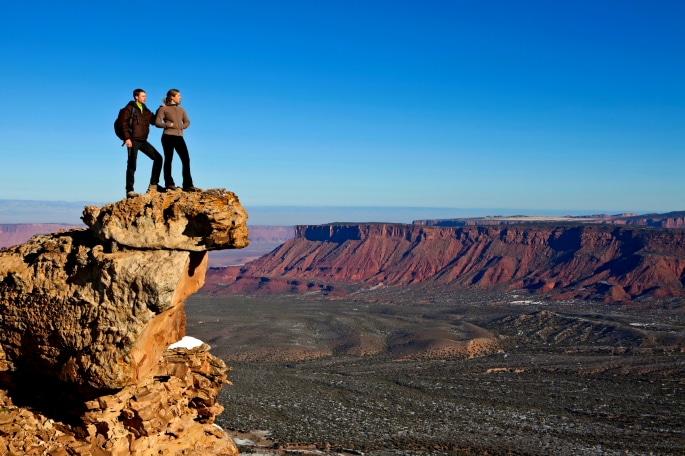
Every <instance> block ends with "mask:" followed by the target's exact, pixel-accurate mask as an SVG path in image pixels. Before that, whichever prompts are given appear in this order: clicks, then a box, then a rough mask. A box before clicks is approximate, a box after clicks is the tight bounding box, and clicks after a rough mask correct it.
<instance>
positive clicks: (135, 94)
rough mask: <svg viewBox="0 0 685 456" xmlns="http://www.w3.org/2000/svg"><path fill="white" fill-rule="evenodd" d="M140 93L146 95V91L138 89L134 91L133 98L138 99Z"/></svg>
mask: <svg viewBox="0 0 685 456" xmlns="http://www.w3.org/2000/svg"><path fill="white" fill-rule="evenodd" d="M140 92H143V93H144V92H145V91H144V90H143V89H136V90H134V91H133V98H135V97H137V96H138V95H140Z"/></svg>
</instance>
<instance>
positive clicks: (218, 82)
mask: <svg viewBox="0 0 685 456" xmlns="http://www.w3.org/2000/svg"><path fill="white" fill-rule="evenodd" d="M0 42H1V43H2V44H1V45H0V82H1V84H0V95H2V99H3V101H4V105H3V109H2V110H1V111H0V136H1V137H2V143H1V145H0V199H9V200H42V201H59V200H61V201H98V202H105V203H106V202H113V201H116V200H119V199H121V198H123V197H124V193H125V192H124V177H125V168H126V153H125V148H122V147H120V144H121V142H120V141H119V140H118V139H117V138H116V137H115V136H114V132H113V129H112V122H113V121H114V118H115V117H116V114H117V112H118V110H119V108H121V107H122V106H124V105H125V104H126V103H127V102H128V101H129V100H130V99H131V98H132V94H131V92H132V90H133V89H134V88H136V87H141V88H143V89H145V90H146V91H147V94H148V105H149V106H150V107H151V108H152V109H153V110H154V109H156V108H157V106H159V104H160V101H161V98H162V97H163V96H164V95H165V94H166V91H167V90H168V89H170V88H178V89H180V90H181V92H182V94H183V106H184V107H185V108H186V110H187V111H188V114H189V116H190V119H191V121H192V125H191V127H190V129H188V130H187V131H186V141H187V143H188V146H189V148H190V155H191V160H192V171H193V177H194V180H195V184H196V185H197V186H199V187H202V188H217V187H221V188H227V189H229V190H231V191H234V192H236V193H237V194H238V195H239V197H240V199H241V202H242V203H243V204H244V205H245V206H246V207H247V209H248V212H249V209H250V207H251V206H374V207H378V206H394V207H405V206H411V207H433V208H436V207H437V208H440V207H442V208H530V209H537V210H561V211H564V210H567V211H569V212H570V211H576V210H588V211H615V212H617V211H637V212H644V211H650V212H667V211H672V210H683V209H685V188H683V187H684V185H685V182H684V180H683V173H684V172H685V1H681V0H673V1H669V0H659V1H654V0H645V1H632V0H606V1H602V0H592V1H582V0H568V1H565V0H558V1H548V0H540V1H525V0H523V1H510V0H506V1H505V0H502V1H488V0H450V1H430V0H426V1H401V0H393V1H371V0H365V1H356V0H346V1H335V0H331V1H322V0H311V1H297V0H292V1H281V0H274V1H260V0H250V1H228V0H226V1H194V2H189V1H183V2H177V1H165V2H145V1H142V2H118V3H117V2H99V1H69V0H65V1H61V2H54V1H53V2H45V1H40V2H38V1H32V0H25V1H22V2H8V3H7V4H4V5H3V7H2V13H1V14H0ZM160 135H161V130H159V129H155V128H153V131H152V133H151V138H150V141H151V142H152V144H153V145H155V147H157V148H158V150H160V152H161V144H160ZM150 168H151V162H150V160H149V159H147V158H146V157H145V156H143V155H141V156H140V157H139V159H138V171H137V173H136V190H137V191H139V192H142V191H144V190H145V189H146V187H147V183H148V180H149V173H150ZM180 168H181V167H180V160H179V159H178V157H176V158H175V160H174V170H175V171H174V175H175V179H176V183H177V184H179V183H180V180H181V178H180V171H181V169H180ZM163 184H164V183H163V182H162V185H163Z"/></svg>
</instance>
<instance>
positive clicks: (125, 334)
mask: <svg viewBox="0 0 685 456" xmlns="http://www.w3.org/2000/svg"><path fill="white" fill-rule="evenodd" d="M83 219H84V221H85V222H86V224H87V225H88V226H89V227H90V229H70V230H64V231H60V232H57V233H54V234H48V235H39V236H36V237H34V238H32V239H31V240H30V241H28V242H27V243H25V244H22V245H18V246H15V247H11V248H8V249H4V250H2V251H0V387H1V388H4V390H5V391H0V404H1V407H2V409H3V413H5V414H7V413H9V414H10V415H11V416H10V418H9V419H3V420H2V421H0V454H11V452H10V449H13V450H12V451H15V453H17V451H18V452H19V453H20V454H29V453H28V449H30V448H32V446H31V445H34V446H35V445H39V446H41V448H43V449H44V450H45V452H46V454H47V453H50V454H53V453H52V452H55V453H54V454H84V455H85V454H112V455H115V454H117V455H118V454H149V452H148V453H146V451H148V450H147V449H149V448H150V445H155V448H156V449H158V450H159V451H162V450H164V451H165V453H164V454H181V453H183V454H186V453H184V452H189V451H191V449H192V450H193V451H196V452H197V451H199V452H200V453H197V454H237V447H236V446H235V444H234V443H233V441H232V440H231V439H230V438H228V436H226V435H225V434H224V433H223V432H221V431H220V430H219V429H218V428H216V427H214V426H213V425H212V424H213V422H214V419H215V417H216V415H217V414H219V413H221V411H222V410H223V408H222V407H221V405H220V404H219V403H218V402H217V397H218V393H219V390H220V389H221V387H222V385H223V384H224V383H225V382H227V381H228V380H227V371H228V368H227V367H226V365H225V364H224V363H223V362H222V361H221V360H219V359H218V358H215V357H213V356H212V355H211V354H210V353H209V351H208V350H209V347H208V346H207V345H201V346H199V347H193V348H190V349H187V348H183V347H181V348H176V349H174V350H169V349H168V347H169V346H170V345H171V344H173V343H174V342H176V341H178V340H180V339H181V338H183V336H185V331H186V316H185V311H184V302H185V299H186V298H187V297H188V296H190V295H191V294H193V293H195V292H196V291H197V290H199V289H200V288H201V287H202V286H203V284H204V281H205V274H206V270H207V251H208V250H215V249H230V248H241V247H244V246H246V245H248V229H247V225H246V223H247V213H246V212H245V210H244V208H243V207H242V206H241V205H240V202H239V201H238V198H237V196H236V195H235V194H233V193H231V192H228V191H226V190H223V189H216V190H208V191H205V192H200V193H185V192H174V193H169V194H164V193H158V194H152V195H150V194H146V195H140V196H138V197H136V198H130V199H127V200H123V201H120V202H117V203H113V204H110V205H107V206H104V207H94V206H89V207H86V208H85V210H84V216H83ZM38 390H40V391H50V394H49V397H46V395H43V394H38ZM36 397H40V398H41V399H35V398H36ZM30 398H33V399H30ZM14 399H16V400H17V402H18V403H20V404H22V405H28V406H29V408H30V409H31V412H28V411H27V410H26V409H24V408H22V407H19V406H18V404H15V403H14V402H13V400H14ZM22 417H24V418H26V417H29V418H26V419H24V418H22ZM46 417H48V418H53V419H60V418H61V419H64V420H66V421H67V422H69V423H73V422H76V423H80V424H75V425H70V427H67V426H65V429H66V428H68V429H70V430H71V431H70V432H71V437H64V436H61V437H60V435H61V434H60V435H58V434H55V433H54V432H51V431H50V429H43V428H41V426H43V424H44V423H45V422H46V421H47V418H46ZM5 418H7V417H6V416H5ZM22 419H24V422H23V425H24V427H27V429H28V430H27V431H26V432H25V433H23V434H22V433H19V434H17V433H16V432H9V431H7V432H5V431H6V429H4V426H8V425H14V426H16V425H17V423H22V421H21V420H22ZM12 423H14V424H12ZM31 426H34V427H33V428H31ZM43 431H45V432H43ZM11 436H14V437H11ZM3 445H4V446H3ZM79 448H80V450H79ZM86 450H87V451H90V452H87V451H86ZM22 451H23V452H22ZM79 451H81V452H79ZM19 453H17V454H19ZM188 454H190V453H188Z"/></svg>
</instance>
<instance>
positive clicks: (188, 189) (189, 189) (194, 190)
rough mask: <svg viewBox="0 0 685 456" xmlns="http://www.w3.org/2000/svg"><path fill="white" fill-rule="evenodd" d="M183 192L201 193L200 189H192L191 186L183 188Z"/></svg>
mask: <svg viewBox="0 0 685 456" xmlns="http://www.w3.org/2000/svg"><path fill="white" fill-rule="evenodd" d="M183 191H184V192H201V191H202V189H201V188H197V187H193V186H192V185H191V186H190V187H183Z"/></svg>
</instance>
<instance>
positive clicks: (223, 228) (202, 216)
mask: <svg viewBox="0 0 685 456" xmlns="http://www.w3.org/2000/svg"><path fill="white" fill-rule="evenodd" d="M82 219H83V221H84V222H85V224H86V225H88V226H89V227H90V229H91V230H92V231H93V233H94V234H95V236H96V237H97V238H98V239H100V240H102V241H114V242H116V243H118V244H121V245H124V246H127V247H133V248H138V249H172V250H189V251H205V250H220V249H239V248H243V247H246V246H247V245H248V244H249V241H248V239H247V234H248V229H247V213H246V212H245V209H244V208H243V207H242V205H241V204H240V201H239V200H238V197H237V196H236V195H235V194H234V193H232V192H229V191H227V190H225V189H211V190H206V191H203V192H193V193H188V192H181V191H174V192H165V193H146V194H143V195H139V196H137V197H135V198H126V199H124V200H121V201H118V202H116V203H112V204H108V205H106V206H102V207H98V206H86V208H85V209H84V210H83V217H82Z"/></svg>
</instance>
